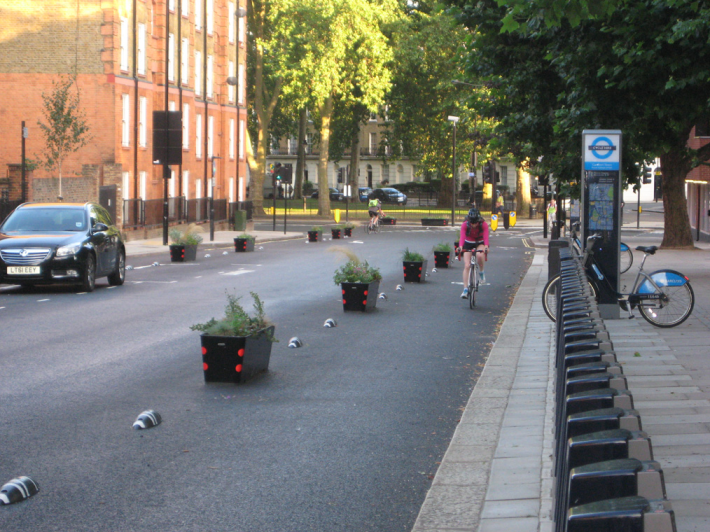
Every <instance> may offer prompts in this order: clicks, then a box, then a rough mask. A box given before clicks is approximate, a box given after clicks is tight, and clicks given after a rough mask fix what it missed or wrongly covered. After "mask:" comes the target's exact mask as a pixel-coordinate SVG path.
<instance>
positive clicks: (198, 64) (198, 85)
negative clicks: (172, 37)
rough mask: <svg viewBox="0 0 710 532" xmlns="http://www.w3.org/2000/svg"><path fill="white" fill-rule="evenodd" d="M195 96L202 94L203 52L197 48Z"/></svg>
mask: <svg viewBox="0 0 710 532" xmlns="http://www.w3.org/2000/svg"><path fill="white" fill-rule="evenodd" d="M195 96H202V52H200V51H199V50H195Z"/></svg>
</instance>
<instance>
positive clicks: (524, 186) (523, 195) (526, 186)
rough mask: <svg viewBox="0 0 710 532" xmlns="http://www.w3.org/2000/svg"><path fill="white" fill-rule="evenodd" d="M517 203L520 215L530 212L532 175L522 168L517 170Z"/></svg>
mask: <svg viewBox="0 0 710 532" xmlns="http://www.w3.org/2000/svg"><path fill="white" fill-rule="evenodd" d="M515 202H516V206H515V208H516V210H517V213H518V215H520V214H522V213H526V214H527V213H529V212H530V174H528V173H527V172H526V171H525V170H523V169H522V168H521V167H518V168H517V180H516V182H515Z"/></svg>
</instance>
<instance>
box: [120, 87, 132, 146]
mask: <svg viewBox="0 0 710 532" xmlns="http://www.w3.org/2000/svg"><path fill="white" fill-rule="evenodd" d="M121 107H122V111H121V145H122V146H125V147H128V146H130V145H131V130H130V126H131V97H130V96H129V95H128V94H122V95H121Z"/></svg>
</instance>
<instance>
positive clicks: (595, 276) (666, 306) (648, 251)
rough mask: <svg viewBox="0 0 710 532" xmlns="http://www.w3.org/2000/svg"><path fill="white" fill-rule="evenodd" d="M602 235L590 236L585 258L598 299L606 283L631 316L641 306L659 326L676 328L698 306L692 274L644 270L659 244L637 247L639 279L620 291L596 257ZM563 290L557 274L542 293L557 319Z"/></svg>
mask: <svg viewBox="0 0 710 532" xmlns="http://www.w3.org/2000/svg"><path fill="white" fill-rule="evenodd" d="M598 238H601V237H600V236H598V235H592V236H590V237H589V238H588V239H587V246H586V248H585V250H584V254H583V255H582V257H581V260H582V263H583V264H584V269H585V273H586V275H587V281H588V282H589V286H590V289H591V291H592V294H593V295H594V297H595V299H597V300H598V299H599V292H600V288H601V287H602V285H604V288H605V289H606V290H608V291H609V292H610V293H613V294H615V295H616V298H617V301H618V302H619V306H620V307H621V308H622V309H624V310H626V311H628V313H629V318H633V317H634V314H633V309H635V308H638V310H639V312H640V314H641V316H643V318H644V319H645V320H646V321H648V322H649V323H651V324H652V325H655V326H656V327H675V326H676V325H680V324H681V323H683V322H684V321H685V320H686V319H687V318H688V316H690V313H691V312H693V307H694V306H695V294H694V293H693V288H692V286H690V280H689V279H688V277H686V276H685V275H683V274H682V273H680V272H678V271H675V270H658V271H655V272H653V273H646V272H645V271H644V269H643V267H644V264H645V263H646V259H647V258H648V256H649V255H653V254H655V253H656V251H657V250H658V248H657V247H656V246H638V247H637V248H636V250H637V251H641V252H642V253H643V260H642V261H641V265H640V266H639V270H638V273H637V274H636V280H635V281H634V284H633V288H632V290H631V292H630V293H620V292H617V291H616V290H614V289H613V287H612V286H611V283H610V282H609V280H608V279H607V276H606V275H605V274H604V272H603V270H602V269H601V267H600V266H599V264H598V263H597V262H596V261H595V260H594V252H593V251H592V243H593V241H594V240H595V239H598ZM559 289H560V276H559V275H556V276H555V277H553V278H552V279H550V280H549V281H548V282H547V284H546V285H545V289H544V291H543V293H542V306H543V308H544V309H545V313H546V314H547V316H548V317H549V318H550V319H551V320H552V321H556V316H557V292H558V290H559Z"/></svg>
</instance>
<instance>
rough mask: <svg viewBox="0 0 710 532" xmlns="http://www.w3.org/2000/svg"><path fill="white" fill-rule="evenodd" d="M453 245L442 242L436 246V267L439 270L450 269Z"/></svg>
mask: <svg viewBox="0 0 710 532" xmlns="http://www.w3.org/2000/svg"><path fill="white" fill-rule="evenodd" d="M451 251H452V248H451V244H449V243H448V242H440V243H438V244H437V245H436V246H434V266H436V267H437V268H448V267H449V261H450V259H451Z"/></svg>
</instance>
